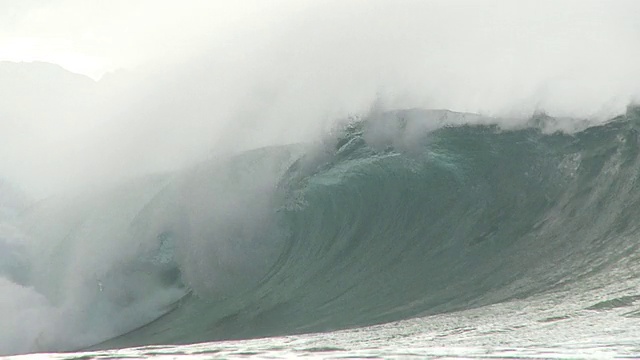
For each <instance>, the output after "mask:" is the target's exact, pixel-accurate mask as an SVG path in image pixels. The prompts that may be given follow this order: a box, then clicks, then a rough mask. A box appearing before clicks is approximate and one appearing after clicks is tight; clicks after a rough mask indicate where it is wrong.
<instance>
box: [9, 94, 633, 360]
mask: <svg viewBox="0 0 640 360" xmlns="http://www.w3.org/2000/svg"><path fill="white" fill-rule="evenodd" d="M508 124H513V122H512V121H506V120H505V119H501V118H493V117H486V116H480V115H476V114H469V113H456V112H452V111H446V110H422V109H401V110H387V111H373V112H371V113H369V114H367V115H363V116H353V117H350V118H348V119H346V120H344V121H342V122H340V123H339V125H336V126H335V127H334V128H333V129H332V130H331V131H329V132H328V133H327V134H326V135H325V136H324V137H323V138H322V141H319V142H314V143H296V144H290V145H279V146H269V147H263V148H256V149H251V150H248V151H243V152H240V153H237V154H235V155H230V156H225V157H216V158H213V159H210V160H207V161H203V162H200V163H198V164H195V165H193V166H190V167H187V168H185V169H182V170H179V171H173V172H165V173H157V174H154V175H148V176H142V177H140V178H137V179H133V180H128V181H125V182H123V183H120V184H118V185H113V186H110V187H106V188H104V189H94V190H93V191H84V192H81V193H73V194H61V195H58V196H55V197H52V198H49V199H45V200H42V201H39V202H37V203H35V204H29V205H28V206H26V205H25V204H26V200H24V199H22V198H21V197H20V196H18V195H15V196H14V197H13V198H12V199H13V201H5V202H4V203H3V204H2V206H3V207H2V212H0V215H1V216H2V218H1V220H2V222H1V227H0V249H1V250H2V251H1V254H0V284H1V285H2V287H3V289H4V290H3V291H7V293H11V294H12V296H11V297H4V298H3V299H2V301H3V304H1V305H2V306H3V308H11V309H15V310H14V311H13V312H11V313H5V314H3V316H4V317H5V319H4V321H5V323H8V324H12V326H13V327H14V328H13V329H11V331H9V332H2V335H3V337H2V338H1V339H0V353H1V354H3V355H15V356H16V357H15V358H22V357H21V356H20V355H18V354H24V353H31V355H26V356H28V357H29V358H55V359H77V358H83V359H85V358H87V359H88V358H102V359H111V358H147V357H160V358H181V357H185V358H211V357H222V358H233V357H243V358H246V357H252V356H255V357H271V358H287V357H291V356H296V357H302V356H308V357H322V358H345V357H358V358H359V357H373V358H394V357H399V358H405V357H415V358H424V357H434V358H457V357H465V358H491V357H500V358H564V357H584V358H589V357H591V358H610V357H629V358H633V357H638V356H640V341H638V339H640V327H638V318H639V317H640V291H639V290H638V289H640V265H639V264H640V262H639V261H638V260H640V259H639V256H640V255H639V253H638V237H639V236H640V227H639V225H638V223H637V221H636V219H637V218H638V217H639V216H640V191H639V190H640V189H639V187H640V143H639V140H640V138H639V131H640V108H639V107H637V106H635V105H630V106H629V107H628V108H627V112H626V113H625V114H623V115H620V116H617V117H615V118H613V119H610V120H608V121H605V122H604V123H600V124H591V123H588V122H585V121H580V120H576V119H561V118H553V117H550V116H547V115H545V114H536V115H534V116H533V117H531V118H530V119H529V120H528V121H527V122H525V123H522V124H520V125H517V126H515V125H508ZM567 124H569V125H571V126H570V127H571V129H572V130H570V131H569V130H567ZM15 193H16V194H17V193H18V192H17V191H15ZM5 199H8V198H7V197H5ZM7 289H8V290H7ZM60 351H62V352H61V353H57V352H60ZM34 353H40V354H38V355H36V354H34Z"/></svg>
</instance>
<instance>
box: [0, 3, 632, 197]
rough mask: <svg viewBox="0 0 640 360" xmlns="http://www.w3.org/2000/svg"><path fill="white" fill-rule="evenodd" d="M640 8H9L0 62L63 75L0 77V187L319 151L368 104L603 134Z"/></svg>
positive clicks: (623, 97) (621, 88)
mask: <svg viewBox="0 0 640 360" xmlns="http://www.w3.org/2000/svg"><path fill="white" fill-rule="evenodd" d="M639 13H640V2H637V1H536V2H525V1H484V2H480V1H381V0H378V1H299V0H298V1H273V2H264V1H243V2H235V1H228V2H224V1H216V2H214V1H204V0H195V1H189V2H178V1H150V0H133V1H109V2H99V1H93V0H62V1H56V2H49V1H39V0H30V1H25V0H14V1H11V0H0V60H5V61H11V62H33V61H39V62H44V63H52V64H56V65H59V66H61V67H62V68H58V67H56V66H53V65H49V64H44V63H32V64H15V63H1V64H0V177H2V178H6V179H8V180H9V181H10V182H12V183H14V184H17V185H18V186H20V187H22V188H24V189H26V190H27V192H28V193H30V194H31V195H32V196H34V197H36V198H41V197H46V196H49V195H52V194H56V193H58V192H61V191H71V190H74V189H77V188H81V187H86V186H93V185H95V184H103V183H112V182H117V181H119V180H120V179H123V178H129V177H133V176H139V175H142V174H145V173H149V172H156V171H167V170H173V169H177V168H179V167H182V166H186V165H187V164H189V163H193V162H195V161H198V160H201V159H205V158H208V157H211V156H219V154H222V153H226V152H229V151H237V150H241V149H247V148H252V147H258V146H265V145H269V144H277V143H287V142H299V141H313V140H314V139H317V137H318V136H319V135H320V134H322V133H323V132H324V131H326V130H327V129H328V128H329V127H330V126H331V124H332V122H333V121H334V120H335V119H338V118H340V117H344V116H346V115H349V114H358V113H364V112H366V111H367V110H368V109H369V108H370V107H371V106H372V104H373V103H383V104H384V106H386V107H390V108H408V107H423V108H446V109H451V110H455V111H466V112H477V113H482V114H487V115H493V116H506V117H509V118H514V119H515V120H513V121H519V120H517V119H521V118H526V117H527V116H530V115H531V114H532V113H534V112H536V111H545V112H547V113H549V114H551V115H556V116H572V117H585V118H590V119H594V121H602V120H605V119H607V118H608V117H609V116H611V115H615V114H617V113H619V112H622V111H623V110H624V108H625V106H626V105H627V104H629V103H630V102H633V101H638V99H639V94H640V81H639V80H640V62H638V59H640V23H639V22H638V21H637V14H639ZM63 68H64V69H66V70H63ZM72 73H76V74H75V75H74V74H72ZM78 74H80V75H78ZM92 79H93V80H92ZM95 80H99V81H97V82H96V81H95Z"/></svg>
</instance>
